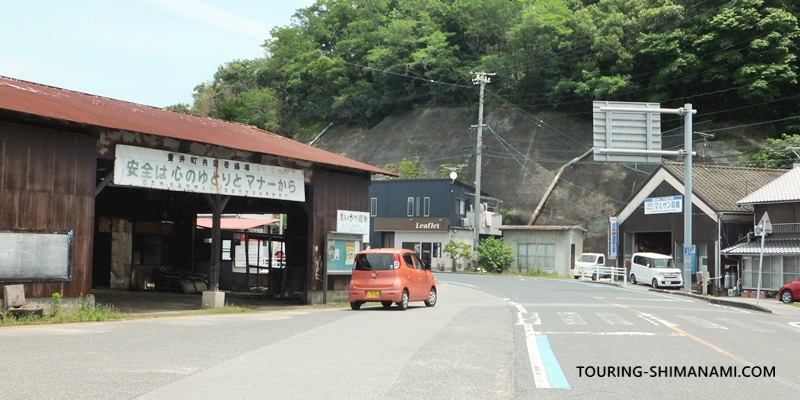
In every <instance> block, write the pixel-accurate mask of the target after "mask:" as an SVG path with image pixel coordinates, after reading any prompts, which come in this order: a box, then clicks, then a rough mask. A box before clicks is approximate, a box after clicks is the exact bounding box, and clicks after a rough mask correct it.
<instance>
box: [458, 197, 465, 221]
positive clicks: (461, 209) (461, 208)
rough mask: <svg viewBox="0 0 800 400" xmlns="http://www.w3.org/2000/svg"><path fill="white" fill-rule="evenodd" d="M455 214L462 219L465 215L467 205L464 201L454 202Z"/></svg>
mask: <svg viewBox="0 0 800 400" xmlns="http://www.w3.org/2000/svg"><path fill="white" fill-rule="evenodd" d="M456 214H458V215H460V216H462V217H463V216H465V215H467V203H466V202H465V201H464V199H458V200H456Z"/></svg>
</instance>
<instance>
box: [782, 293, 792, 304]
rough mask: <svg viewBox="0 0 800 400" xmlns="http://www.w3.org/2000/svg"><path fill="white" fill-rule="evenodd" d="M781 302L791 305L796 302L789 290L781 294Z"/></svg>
mask: <svg viewBox="0 0 800 400" xmlns="http://www.w3.org/2000/svg"><path fill="white" fill-rule="evenodd" d="M781 301H782V302H784V303H786V304H790V303H792V302H793V301H794V297H793V296H792V292H791V291H789V290H784V291H782V292H781Z"/></svg>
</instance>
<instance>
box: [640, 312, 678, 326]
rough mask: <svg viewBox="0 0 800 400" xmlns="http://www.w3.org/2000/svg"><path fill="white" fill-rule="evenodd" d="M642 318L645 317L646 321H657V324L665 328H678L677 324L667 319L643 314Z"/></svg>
mask: <svg viewBox="0 0 800 400" xmlns="http://www.w3.org/2000/svg"><path fill="white" fill-rule="evenodd" d="M642 316H644V318H645V319H648V320H651V322H653V321H656V322H659V323H661V324H662V325H664V326H678V325H677V324H673V323H672V322H669V321H667V320H665V319H662V318H658V317H656V316H655V315H652V314H642ZM656 325H658V324H656Z"/></svg>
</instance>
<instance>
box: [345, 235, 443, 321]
mask: <svg viewBox="0 0 800 400" xmlns="http://www.w3.org/2000/svg"><path fill="white" fill-rule="evenodd" d="M348 297H349V301H350V308H352V309H353V310H358V309H359V308H361V305H362V304H364V303H366V302H368V301H375V302H380V303H381V305H383V308H389V307H391V306H392V303H397V308H399V309H401V310H405V309H406V308H408V302H410V301H424V302H425V305H426V306H428V307H433V306H434V305H436V279H434V277H433V274H431V267H430V265H429V264H426V263H423V262H422V260H420V259H419V257H418V256H417V253H414V252H413V251H411V250H407V249H388V248H387V249H370V250H364V251H361V252H359V253H358V254H356V258H355V262H354V263H353V277H352V278H351V279H350V294H349V296H348Z"/></svg>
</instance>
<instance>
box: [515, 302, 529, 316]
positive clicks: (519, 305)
mask: <svg viewBox="0 0 800 400" xmlns="http://www.w3.org/2000/svg"><path fill="white" fill-rule="evenodd" d="M511 304H514V303H511ZM514 306H515V307H517V310H519V312H521V313H523V314H525V313H527V312H528V310H526V309H525V307H523V306H522V305H521V304H514Z"/></svg>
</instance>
